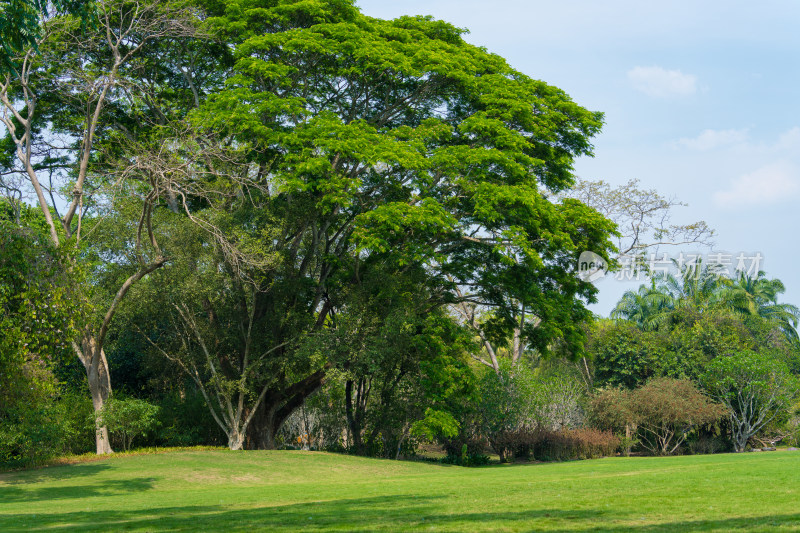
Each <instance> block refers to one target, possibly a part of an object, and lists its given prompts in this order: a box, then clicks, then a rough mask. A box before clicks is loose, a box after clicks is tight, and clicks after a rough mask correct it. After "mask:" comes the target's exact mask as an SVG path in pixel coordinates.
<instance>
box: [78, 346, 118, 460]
mask: <svg viewBox="0 0 800 533" xmlns="http://www.w3.org/2000/svg"><path fill="white" fill-rule="evenodd" d="M78 356H79V358H80V360H81V363H83V366H84V368H85V369H86V378H87V381H88V382H89V393H90V394H91V395H92V407H94V414H95V417H96V416H97V415H99V413H100V411H101V410H102V409H103V406H104V405H105V403H106V401H108V398H109V396H110V395H111V374H110V373H109V371H108V361H106V354H105V352H104V351H103V349H102V347H101V348H100V349H97V341H96V340H95V339H94V338H92V337H86V338H84V339H83V341H82V342H81V349H80V352H79V353H78ZM95 358H96V359H97V360H95ZM95 445H96V448H97V453H98V455H102V454H106V453H114V450H112V449H111V442H110V441H109V438H108V428H107V427H106V426H105V425H101V424H100V422H99V421H98V422H96V423H95Z"/></svg>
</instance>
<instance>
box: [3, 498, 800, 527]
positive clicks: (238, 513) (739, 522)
mask: <svg viewBox="0 0 800 533" xmlns="http://www.w3.org/2000/svg"><path fill="white" fill-rule="evenodd" d="M446 505H447V501H446V499H445V498H444V497H414V496H406V495H404V496H381V497H371V498H351V499H340V500H332V501H324V502H307V503H297V504H290V505H279V506H271V507H261V508H248V509H242V510H236V509H231V508H229V507H225V506H222V505H219V506H216V505H212V506H184V507H163V508H159V507H154V508H150V509H142V510H136V511H115V510H107V509H104V510H96V511H94V510H90V511H76V512H53V513H47V514H45V515H42V514H38V515H30V514H6V515H0V530H2V531H4V532H11V531H30V530H39V529H45V528H46V529H51V530H56V531H59V530H80V531H112V530H120V529H126V530H127V529H140V530H149V531H170V530H192V531H199V530H202V531H244V530H255V531H282V530H292V531H296V530H298V529H303V530H305V531H327V530H331V529H337V530H347V531H378V530H383V531H403V530H409V529H425V530H438V529H445V530H451V531H469V530H478V529H484V530H492V529H499V528H515V529H516V528H521V529H524V530H526V531H539V530H545V531H558V532H562V533H566V532H568V531H595V532H611V531H630V532H642V533H649V532H657V531H697V530H703V531H729V530H734V529H742V530H749V531H750V530H761V531H770V530H772V529H775V528H777V527H780V526H784V527H785V526H793V527H797V526H800V513H797V514H784V515H775V516H763V517H757V518H747V519H746V518H731V519H726V520H693V521H691V520H690V521H675V522H669V523H663V524H659V525H637V524H631V523H630V522H631V521H632V520H631V517H630V516H625V515H621V514H619V513H615V512H613V511H610V512H603V511H599V510H576V511H565V510H563V509H558V510H555V509H532V510H522V511H505V512H504V511H500V512H481V511H480V510H478V509H477V508H476V509H475V510H474V511H473V510H470V509H463V508H462V509H456V511H460V512H453V513H447V512H443V507H444V506H446ZM477 505H479V504H476V507H477ZM619 521H622V523H620V522H619ZM626 522H627V523H626Z"/></svg>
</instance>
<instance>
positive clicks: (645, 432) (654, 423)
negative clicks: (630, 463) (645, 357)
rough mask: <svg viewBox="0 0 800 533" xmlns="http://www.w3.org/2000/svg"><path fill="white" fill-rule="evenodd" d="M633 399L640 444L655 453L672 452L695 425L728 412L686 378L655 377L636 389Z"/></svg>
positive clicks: (717, 418) (718, 417) (709, 421)
mask: <svg viewBox="0 0 800 533" xmlns="http://www.w3.org/2000/svg"><path fill="white" fill-rule="evenodd" d="M631 400H632V402H633V405H632V409H633V411H634V412H635V413H636V415H637V420H638V424H639V436H640V437H641V444H642V446H643V447H644V448H646V449H647V450H648V451H650V452H651V453H653V454H656V455H671V454H672V453H674V452H675V450H677V449H678V447H679V446H680V445H681V444H682V443H683V441H684V440H686V435H687V434H688V433H689V432H690V431H691V430H692V429H694V428H696V427H697V426H701V425H703V424H709V423H711V422H714V421H716V420H719V419H720V418H722V417H723V416H724V415H725V410H724V408H723V407H722V406H721V405H719V404H715V403H713V402H712V401H711V400H710V399H709V398H708V397H707V396H705V395H703V393H702V392H700V390H699V389H698V388H697V387H696V386H695V385H694V383H692V382H691V381H689V380H685V379H674V378H656V379H652V380H650V381H649V382H648V383H647V384H646V385H644V386H643V387H640V388H638V389H636V390H635V391H633V394H632V395H631Z"/></svg>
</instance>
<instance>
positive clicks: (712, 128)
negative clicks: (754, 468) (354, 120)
mask: <svg viewBox="0 0 800 533" xmlns="http://www.w3.org/2000/svg"><path fill="white" fill-rule="evenodd" d="M358 4H359V6H360V7H361V8H362V11H363V12H364V13H366V14H367V15H370V16H374V17H380V18H394V17H397V16H400V15H432V16H433V17H435V18H438V19H442V20H446V21H448V22H451V23H453V24H455V25H456V26H458V27H462V28H467V29H468V30H469V31H470V33H469V35H467V36H466V39H467V40H468V41H469V42H471V43H473V44H476V45H480V46H483V47H485V48H487V49H488V50H489V51H490V52H494V53H497V54H499V55H501V56H503V57H504V58H506V59H507V60H508V62H509V63H510V64H511V65H512V66H513V67H514V68H516V69H517V70H519V71H521V72H524V73H525V74H527V75H529V76H531V77H533V78H537V79H541V80H544V81H546V82H548V83H550V84H552V85H556V86H558V87H560V88H561V89H564V90H565V91H566V92H567V93H568V94H569V95H570V96H571V97H572V98H573V99H574V100H575V101H576V102H578V103H579V104H581V105H583V106H584V107H587V108H589V109H591V110H595V111H603V112H605V114H606V125H605V127H604V129H603V132H602V133H601V134H600V135H599V136H598V137H597V138H596V139H595V143H594V144H595V157H594V158H593V159H590V158H584V159H581V160H579V161H578V162H577V164H576V171H577V174H578V175H579V176H580V177H581V178H584V179H591V180H597V179H602V180H605V181H607V182H609V183H612V184H623V183H625V182H627V181H628V180H629V179H632V178H635V179H639V180H640V181H641V185H642V186H643V187H646V188H654V189H657V190H658V191H659V192H660V193H662V194H663V195H665V196H670V197H672V196H674V197H676V198H678V199H679V200H681V201H683V202H685V203H687V204H689V205H688V207H684V208H680V209H679V210H676V212H675V215H674V217H673V222H675V223H688V222H692V221H695V220H701V219H702V220H705V221H706V222H708V224H709V225H710V226H711V227H712V228H713V229H714V230H716V232H717V235H716V237H715V239H714V240H715V243H716V245H715V247H714V250H715V251H727V252H730V253H733V254H734V255H736V254H738V253H740V252H744V253H745V254H747V255H748V256H753V255H755V253H756V252H758V253H760V254H761V255H762V256H763V261H762V263H761V268H762V269H763V270H766V271H767V274H768V275H769V277H778V278H780V279H781V280H783V282H784V283H785V285H786V287H787V291H786V294H785V295H784V298H783V300H784V301H788V302H790V303H794V304H798V305H800V275H798V271H799V270H800V243H798V239H797V238H796V237H795V235H796V233H797V231H798V226H799V225H800V103H798V98H799V97H800V34H798V32H797V24H798V22H800V2H793V1H790V0H780V1H769V0H766V1H762V2H760V3H758V4H756V3H754V2H741V1H726V2H722V1H704V2H697V1H683V0H678V1H675V0H671V1H669V2H658V3H656V2H641V1H629V0H607V1H605V2H597V1H596V0H561V1H559V2H532V1H522V0H494V1H492V2H486V1H485V0H484V1H480V2H479V1H473V0H428V1H425V2H422V1H418V0H405V1H387V0H358ZM685 251H686V252H687V253H688V252H692V251H700V252H702V253H704V254H708V252H709V251H708V250H707V249H700V250H685ZM734 262H735V260H734ZM636 286H638V283H632V284H631V283H624V282H620V281H617V280H615V279H612V278H607V279H604V280H602V281H600V282H598V287H599V288H600V302H599V303H598V304H597V305H595V306H593V309H594V310H595V311H596V312H598V313H601V314H604V315H605V314H607V313H608V312H609V311H610V310H611V308H612V307H613V306H614V304H615V303H616V301H617V299H618V298H619V296H621V294H622V292H624V291H625V290H626V289H629V288H635V287H636Z"/></svg>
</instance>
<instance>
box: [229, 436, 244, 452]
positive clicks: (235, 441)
mask: <svg viewBox="0 0 800 533" xmlns="http://www.w3.org/2000/svg"><path fill="white" fill-rule="evenodd" d="M228 448H230V449H231V450H241V449H243V448H244V433H239V432H238V431H232V432H231V433H229V434H228Z"/></svg>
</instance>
